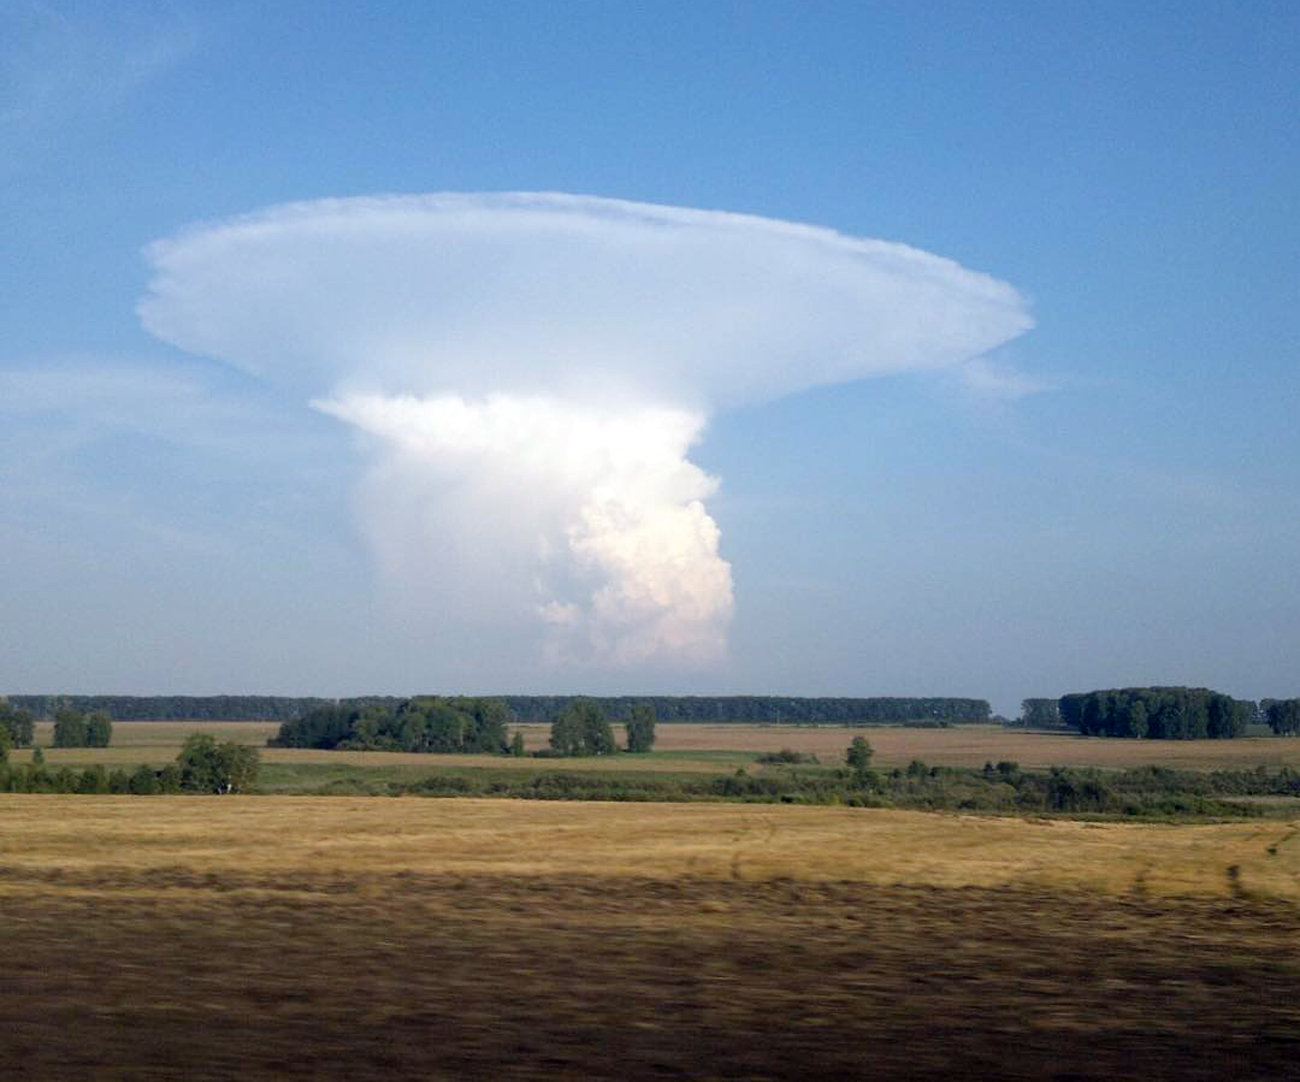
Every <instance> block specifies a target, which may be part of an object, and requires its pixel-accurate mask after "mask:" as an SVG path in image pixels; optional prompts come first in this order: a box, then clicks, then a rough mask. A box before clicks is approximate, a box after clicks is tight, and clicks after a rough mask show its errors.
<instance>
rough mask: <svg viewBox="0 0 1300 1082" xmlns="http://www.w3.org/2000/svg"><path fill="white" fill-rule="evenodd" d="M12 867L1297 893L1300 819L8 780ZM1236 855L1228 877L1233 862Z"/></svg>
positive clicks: (5, 845)
mask: <svg viewBox="0 0 1300 1082" xmlns="http://www.w3.org/2000/svg"><path fill="white" fill-rule="evenodd" d="M0 854H2V855H3V858H4V863H5V867H6V868H7V869H8V870H9V872H10V874H13V873H16V872H20V871H21V870H35V869H40V868H48V867H54V866H57V867H59V868H60V869H62V874H63V877H64V880H65V882H67V883H69V884H71V883H73V882H75V881H76V880H77V878H78V877H79V876H82V875H83V874H84V875H87V876H89V877H90V878H91V879H92V880H93V879H94V878H95V877H96V876H97V875H99V874H101V873H102V872H103V871H104V870H105V869H111V870H115V871H126V870H129V871H131V872H132V873H134V872H136V871H146V870H155V871H156V870H159V869H166V870H168V871H169V873H180V872H182V871H183V872H184V873H185V874H188V875H200V874H205V873H211V874H215V875H227V874H236V873H238V874H246V875H250V876H252V877H254V878H256V877H257V876H260V875H275V874H278V873H279V872H281V871H283V870H286V869H288V870H291V871H292V872H293V873H295V874H299V873H301V874H307V875H333V874H349V875H356V874H365V875H379V876H385V875H392V874H395V873H398V872H418V873H421V874H431V875H477V874H490V875H506V876H552V875H560V876H600V877H610V876H618V877H641V878H652V879H661V880H672V879H676V878H678V877H682V876H687V877H692V878H701V879H742V880H767V881H770V880H797V881H801V882H809V883H814V882H830V881H841V880H848V881H853V882H858V883H867V884H873V885H881V886H884V885H907V886H917V887H986V888H1032V889H1048V890H1070V891H1074V890H1086V891H1092V892H1100V893H1102V894H1108V895H1123V894H1126V893H1130V892H1133V891H1134V890H1137V891H1139V892H1141V893H1145V894H1148V895H1152V896H1155V895H1160V896H1175V895H1189V896H1190V895H1196V896H1205V897H1225V896H1231V895H1233V894H1235V893H1239V892H1240V891H1241V890H1243V889H1244V890H1246V891H1248V892H1250V893H1254V894H1257V895H1259V896H1261V897H1268V898H1274V899H1282V900H1287V901H1291V902H1296V903H1300V822H1276V821H1271V822H1268V823H1261V822H1258V821H1248V822H1243V823H1226V824H1225V823H1214V824H1197V825H1180V826H1168V825H1164V824H1151V823H1095V822H1079V821H1073V820H1063V819H1051V820H1048V819H1022V818H1010V817H982V816H973V815H951V814H936V813H928V812H911V811H895V810H883V809H867V808H840V807H801V806H780V805H745V804H645V803H602V802H572V801H568V802H564V801H561V802H546V801H527V802H521V801H513V800H495V799H473V798H460V799H454V800H446V799H444V800H429V799H420V798H412V797H408V798H376V797H356V798H352V797H294V796H271V797H256V796H244V797H237V798H232V797H202V796H182V797H149V798H141V797H129V796H122V797H117V796H58V795H21V794H16V795H0ZM1231 865H1235V866H1236V867H1237V869H1238V871H1237V873H1236V874H1235V876H1234V877H1232V878H1230V877H1229V876H1228V874H1227V871H1226V869H1227V868H1228V867H1229V866H1231Z"/></svg>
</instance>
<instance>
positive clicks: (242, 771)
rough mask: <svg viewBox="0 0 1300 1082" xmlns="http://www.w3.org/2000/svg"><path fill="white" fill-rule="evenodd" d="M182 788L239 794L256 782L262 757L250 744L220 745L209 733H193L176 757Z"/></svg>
mask: <svg viewBox="0 0 1300 1082" xmlns="http://www.w3.org/2000/svg"><path fill="white" fill-rule="evenodd" d="M176 766H177V768H178V769H179V771H180V788H182V789H185V790H188V791H190V792H198V793H237V792H240V791H242V790H244V789H246V788H248V787H249V786H250V785H252V783H253V782H254V781H255V780H256V778H257V772H258V770H259V768H260V767H261V756H260V755H259V754H258V751H257V749H256V748H253V747H249V746H248V745H247V744H235V743H233V742H230V741H227V742H226V743H224V744H218V743H217V742H216V741H215V740H213V739H212V737H211V736H210V735H209V734H208V733H191V734H190V735H189V736H188V737H186V738H185V743H184V745H183V746H182V747H181V751H180V754H179V755H177V756H176Z"/></svg>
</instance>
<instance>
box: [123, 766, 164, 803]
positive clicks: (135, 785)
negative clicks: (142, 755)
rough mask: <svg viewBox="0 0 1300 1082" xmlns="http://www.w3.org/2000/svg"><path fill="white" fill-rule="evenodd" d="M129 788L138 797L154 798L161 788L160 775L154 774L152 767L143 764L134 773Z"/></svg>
mask: <svg viewBox="0 0 1300 1082" xmlns="http://www.w3.org/2000/svg"><path fill="white" fill-rule="evenodd" d="M128 788H129V789H130V791H131V792H132V793H134V794H135V795H136V796H153V795H154V794H155V793H157V792H158V791H159V788H160V787H159V785H158V775H157V774H155V773H154V772H153V768H152V767H149V766H147V765H146V764H144V763H141V764H140V765H139V766H137V767H136V768H135V770H134V771H133V772H132V774H131V779H130V781H129V782H128Z"/></svg>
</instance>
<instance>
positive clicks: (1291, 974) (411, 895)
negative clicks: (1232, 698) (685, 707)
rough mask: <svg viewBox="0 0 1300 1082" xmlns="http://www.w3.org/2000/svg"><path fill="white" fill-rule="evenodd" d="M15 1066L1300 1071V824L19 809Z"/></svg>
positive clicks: (643, 1074)
mask: <svg viewBox="0 0 1300 1082" xmlns="http://www.w3.org/2000/svg"><path fill="white" fill-rule="evenodd" d="M0 907H2V908H0V912H3V913H4V922H5V924H4V926H5V936H4V940H3V946H2V947H0V962H2V963H3V971H4V980H3V981H0V1063H4V1064H5V1073H6V1077H13V1078H42V1079H46V1078H48V1079H73V1078H76V1079H84V1078H90V1077H96V1078H104V1077H115V1078H136V1079H152V1078H158V1079H162V1078H176V1077H185V1078H192V1079H209V1078H211V1079H216V1078H234V1077H238V1078H252V1079H258V1078H278V1077H304V1078H323V1079H332V1078H340V1079H342V1078H348V1079H371V1078H373V1079H394V1078H434V1079H440V1078H446V1079H453V1078H454V1079H464V1078H505V1079H531V1078H541V1077H552V1078H595V1077H600V1078H626V1079H643V1078H645V1079H650V1078H656V1079H658V1078H673V1077H679V1078H700V1079H709V1078H776V1079H785V1078H789V1079H796V1078H797V1079H818V1078H855V1077H864V1078H865V1077H871V1078H917V1079H939V1078H944V1079H951V1078H953V1077H968V1078H970V1077H988V1078H993V1077H996V1078H1008V1079H1067V1078H1068V1079H1090V1078H1096V1079H1099V1078H1133V1077H1141V1078H1144V1079H1156V1080H1160V1079H1175V1078H1178V1079H1210V1078H1214V1079H1219V1078H1223V1077H1225V1076H1228V1077H1234V1078H1243V1079H1250V1078H1260V1079H1263V1078H1282V1077H1287V1076H1288V1072H1291V1071H1293V1070H1294V1064H1295V1062H1296V1058H1295V1057H1296V1056H1297V1054H1298V1053H1300V823H1290V822H1276V821H1273V822H1269V823H1266V824H1261V823H1246V824H1207V825H1196V826H1188V825H1184V826H1178V827H1172V826H1158V825H1151V824H1121V823H1080V822H1066V821H1050V822H1048V821H1033V820H1025V819H1011V818H1006V819H986V818H977V817H971V816H952V815H933V814H922V813H911V812H897V811H880V810H869V809H849V808H814V807H784V806H762V807H756V806H745V805H727V804H705V805H664V804H635V805H627V804H608V803H605V804H602V803H596V804H592V803H584V804H574V803H546V802H516V801H505V800H486V801H485V800H468V799H467V800H454V801H428V800H419V799H401V798H396V799H395V798H369V799H351V798H343V797H333V798H306V797H226V798H215V797H214V798H206V797H175V798H168V797H156V798H148V799H139V798H131V797H93V796H66V797H61V796H22V795H5V796H0Z"/></svg>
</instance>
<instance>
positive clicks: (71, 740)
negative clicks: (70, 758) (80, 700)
mask: <svg viewBox="0 0 1300 1082" xmlns="http://www.w3.org/2000/svg"><path fill="white" fill-rule="evenodd" d="M54 746H55V747H56V748H84V747H85V746H86V719H85V717H83V716H82V714H81V713H80V712H79V711H76V710H73V709H72V708H71V707H66V706H65V707H63V708H62V709H61V710H59V712H58V713H57V714H55V715H54Z"/></svg>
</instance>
